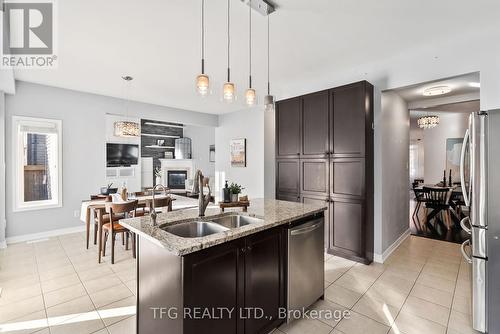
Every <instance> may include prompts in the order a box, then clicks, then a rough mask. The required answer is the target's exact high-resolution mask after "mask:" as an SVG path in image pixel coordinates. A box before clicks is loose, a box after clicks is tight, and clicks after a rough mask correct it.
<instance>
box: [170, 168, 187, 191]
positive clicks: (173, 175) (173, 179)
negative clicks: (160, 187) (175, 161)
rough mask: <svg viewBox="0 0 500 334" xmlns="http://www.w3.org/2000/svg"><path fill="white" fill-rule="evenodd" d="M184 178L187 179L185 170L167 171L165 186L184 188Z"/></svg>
mask: <svg viewBox="0 0 500 334" xmlns="http://www.w3.org/2000/svg"><path fill="white" fill-rule="evenodd" d="M186 179H187V171H186V170H169V171H167V187H168V188H170V189H185V188H186Z"/></svg>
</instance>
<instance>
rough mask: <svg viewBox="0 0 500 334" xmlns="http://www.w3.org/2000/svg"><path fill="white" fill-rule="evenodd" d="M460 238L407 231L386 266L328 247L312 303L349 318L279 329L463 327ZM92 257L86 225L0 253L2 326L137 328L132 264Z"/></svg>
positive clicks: (415, 332)
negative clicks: (321, 294) (319, 292)
mask: <svg viewBox="0 0 500 334" xmlns="http://www.w3.org/2000/svg"><path fill="white" fill-rule="evenodd" d="M458 247H459V245H457V244H452V243H447V242H442V241H436V240H431V239H424V238H418V237H413V236H412V237H409V238H407V239H406V240H405V242H404V243H403V244H402V245H401V246H400V247H399V248H398V249H397V250H396V251H395V252H394V253H393V255H392V256H391V257H390V258H389V259H388V260H387V262H386V263H385V264H383V265H382V264H375V263H374V264H372V265H370V266H364V265H360V264H356V263H354V262H352V261H349V260H345V259H342V258H339V257H334V256H331V255H327V256H326V262H325V289H326V290H325V300H324V301H319V302H318V303H316V304H315V305H314V306H313V307H314V308H315V309H330V310H349V312H350V317H349V318H343V319H341V320H340V321H335V320H334V319H319V320H312V319H303V320H298V321H294V322H292V323H291V324H289V325H282V326H281V327H280V328H279V329H277V330H276V331H275V332H274V333H276V334H283V333H286V334H321V333H325V334H328V333H329V334H342V333H343V334H357V333H361V334H368V333H369V334H377V333H390V334H398V333H401V334H424V333H425V334H433V333H443V334H444V333H447V334H468V333H476V332H475V331H474V330H473V329H472V328H471V316H470V307H471V300H470V269H469V266H468V265H467V264H466V263H465V262H464V261H462V258H461V255H460V252H459V248H458ZM116 249H117V255H116V261H115V264H114V265H111V264H110V263H109V262H108V261H109V256H107V257H106V258H105V259H104V262H103V263H101V264H100V265H97V251H96V247H95V246H92V247H91V248H90V249H89V250H86V249H85V248H84V235H83V234H82V233H78V234H72V235H66V236H61V237H58V238H51V239H49V240H47V241H42V242H38V243H32V244H27V243H21V244H15V245H11V246H9V248H7V249H6V250H1V251H0V287H2V288H3V291H2V294H1V296H0V333H23V334H24V333H35V332H36V333H39V334H46V333H71V334H90V333H96V334H107V333H109V334H115V333H116V334H128V333H135V315H134V313H135V295H134V294H135V284H136V282H135V268H134V261H133V259H132V257H131V253H130V251H127V252H126V251H124V250H123V248H122V247H121V246H118V247H117V248H116Z"/></svg>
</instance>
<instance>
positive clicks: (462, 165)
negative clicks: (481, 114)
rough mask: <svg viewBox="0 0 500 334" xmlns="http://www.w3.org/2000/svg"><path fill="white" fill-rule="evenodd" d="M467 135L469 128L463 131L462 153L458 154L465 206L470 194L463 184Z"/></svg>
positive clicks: (468, 204)
mask: <svg viewBox="0 0 500 334" xmlns="http://www.w3.org/2000/svg"><path fill="white" fill-rule="evenodd" d="M469 136H470V133H469V129H467V131H465V136H464V142H463V144H462V153H461V156H460V182H461V184H462V194H463V196H464V202H465V206H470V196H469V192H468V190H467V189H466V186H465V151H466V148H467V143H468V142H469ZM470 186H471V184H469V187H470Z"/></svg>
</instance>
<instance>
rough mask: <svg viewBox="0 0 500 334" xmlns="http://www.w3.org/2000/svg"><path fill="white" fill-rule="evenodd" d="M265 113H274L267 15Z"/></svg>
mask: <svg viewBox="0 0 500 334" xmlns="http://www.w3.org/2000/svg"><path fill="white" fill-rule="evenodd" d="M264 109H265V111H269V112H271V111H274V96H273V95H271V84H270V83H269V15H267V95H266V96H264Z"/></svg>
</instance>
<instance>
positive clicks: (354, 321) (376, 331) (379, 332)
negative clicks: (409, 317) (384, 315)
mask: <svg viewBox="0 0 500 334" xmlns="http://www.w3.org/2000/svg"><path fill="white" fill-rule="evenodd" d="M335 328H336V329H337V330H339V331H341V332H343V333H347V334H367V333H370V334H385V333H387V332H388V331H389V329H390V327H388V326H385V325H382V324H381V323H379V322H377V321H375V320H372V319H370V318H368V317H366V316H364V315H362V314H359V313H356V312H351V315H350V317H349V318H347V317H346V318H344V319H342V320H341V321H340V322H339V324H338V325H337V327H335Z"/></svg>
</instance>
